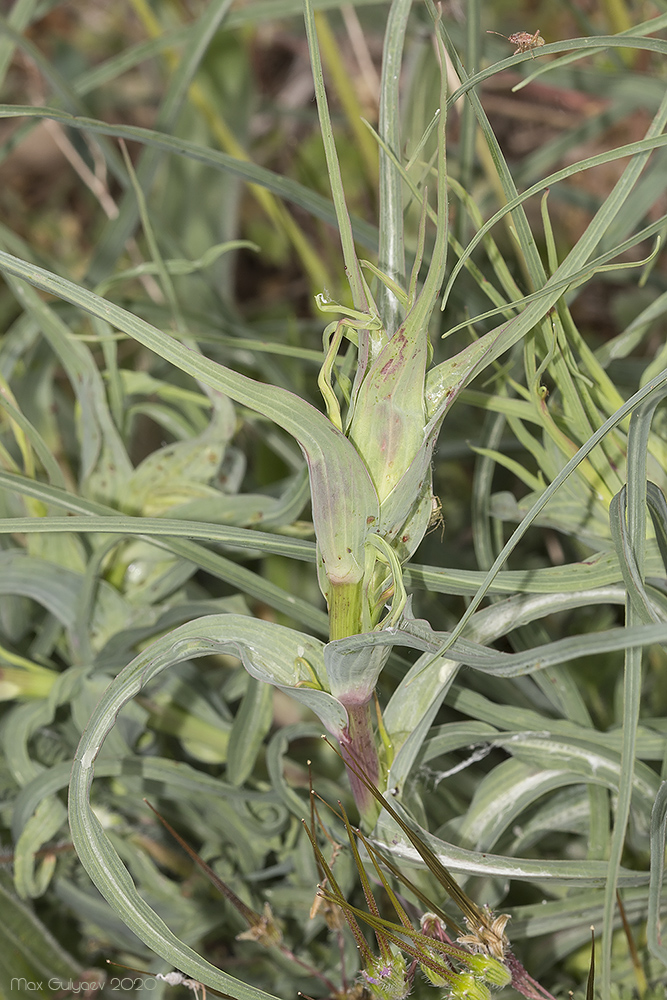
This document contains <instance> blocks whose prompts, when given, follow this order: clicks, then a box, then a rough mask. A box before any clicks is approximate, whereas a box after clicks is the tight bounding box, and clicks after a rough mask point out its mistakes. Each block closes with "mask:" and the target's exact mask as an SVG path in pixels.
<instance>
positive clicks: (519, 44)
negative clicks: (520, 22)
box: [487, 28, 544, 59]
mask: <svg viewBox="0 0 667 1000" xmlns="http://www.w3.org/2000/svg"><path fill="white" fill-rule="evenodd" d="M487 35H499V36H500V37H501V38H506V39H507V41H508V42H511V43H512V45H516V49H515V50H514V55H515V56H518V55H519V53H521V52H530V54H531V56H532V57H533V59H534V58H535V52H534V51H533V50H534V49H539V48H540V46H541V45H544V39H543V38H542V36H541V34H540V29H539V28H538V29H537V31H536V32H535V34H534V35H531V34H530V32H529V31H517V32H515V34H513V35H502V34H501V33H500V32H499V31H487Z"/></svg>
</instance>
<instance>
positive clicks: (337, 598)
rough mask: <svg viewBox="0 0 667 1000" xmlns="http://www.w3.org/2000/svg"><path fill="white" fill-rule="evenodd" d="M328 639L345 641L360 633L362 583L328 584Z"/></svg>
mask: <svg viewBox="0 0 667 1000" xmlns="http://www.w3.org/2000/svg"><path fill="white" fill-rule="evenodd" d="M328 596H329V638H330V639H331V640H332V641H333V640H334V639H347V637H348V636H349V635H359V633H360V632H361V601H362V597H363V581H361V580H360V581H359V582H358V583H330V585H329V595H328Z"/></svg>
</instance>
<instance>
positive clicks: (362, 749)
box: [340, 702, 380, 830]
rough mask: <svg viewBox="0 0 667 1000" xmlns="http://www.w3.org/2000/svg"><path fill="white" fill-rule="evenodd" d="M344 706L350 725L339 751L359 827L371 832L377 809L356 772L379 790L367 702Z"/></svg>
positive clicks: (378, 770)
mask: <svg viewBox="0 0 667 1000" xmlns="http://www.w3.org/2000/svg"><path fill="white" fill-rule="evenodd" d="M345 707H346V709H347V715H348V718H349V720H350V722H349V726H348V730H347V737H348V738H347V739H346V740H341V741H340V750H341V754H342V756H343V760H344V762H345V767H346V769H347V773H348V777H349V779H350V786H351V788H352V794H353V795H354V801H355V803H356V805H357V809H358V810H359V816H360V818H361V822H362V825H363V826H364V827H366V828H367V829H368V830H372V829H373V827H374V826H375V821H376V819H377V817H378V813H379V807H378V804H377V801H376V799H375V797H374V796H373V795H372V793H371V792H369V790H368V788H367V787H366V785H365V784H364V783H363V781H362V780H361V779H360V778H359V777H358V772H359V771H361V772H362V773H363V774H364V775H365V776H366V778H367V779H368V780H369V781H370V782H372V783H373V784H374V785H375V787H376V788H377V787H378V782H379V780H380V762H379V760H378V754H377V747H376V745H375V737H374V735H373V725H372V723H371V708H370V702H365V703H364V704H363V705H346V706H345Z"/></svg>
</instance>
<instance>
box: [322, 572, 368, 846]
mask: <svg viewBox="0 0 667 1000" xmlns="http://www.w3.org/2000/svg"><path fill="white" fill-rule="evenodd" d="M363 593H364V589H363V580H360V581H359V582H358V583H339V584H334V583H331V584H330V587H329V637H330V639H331V640H334V639H346V638H347V637H348V636H351V635H359V633H360V632H361V630H362V601H363ZM341 702H342V703H343V704H344V705H345V708H346V710H347V715H348V719H349V724H348V727H347V730H346V733H345V736H344V737H343V738H341V739H340V741H339V742H340V749H341V754H342V756H343V760H344V762H345V767H346V769H347V773H348V776H349V779H350V786H351V788H352V794H353V795H354V801H355V802H356V805H357V809H358V810H359V816H360V817H361V821H362V824H363V825H364V827H366V828H367V829H372V827H373V826H374V825H375V820H376V819H377V815H378V808H377V804H376V801H375V799H374V798H373V796H372V795H371V793H370V792H369V791H368V789H367V788H366V786H365V785H364V783H363V782H362V781H361V780H360V778H359V777H358V775H357V773H355V772H358V771H362V772H363V774H364V775H365V776H366V777H367V778H368V780H369V781H372V782H373V784H374V785H376V786H377V784H378V781H379V778H380V761H379V759H378V753H377V746H376V744H375V736H374V734H373V725H372V722H371V710H370V702H369V701H363V702H355V701H354V700H353V699H352V698H350V699H343V698H341Z"/></svg>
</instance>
